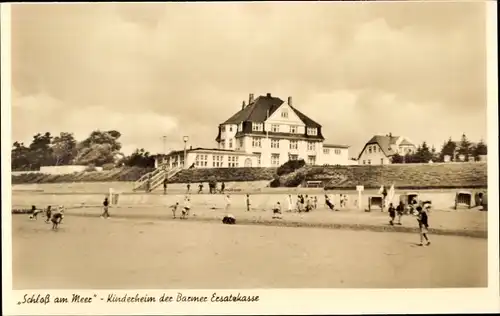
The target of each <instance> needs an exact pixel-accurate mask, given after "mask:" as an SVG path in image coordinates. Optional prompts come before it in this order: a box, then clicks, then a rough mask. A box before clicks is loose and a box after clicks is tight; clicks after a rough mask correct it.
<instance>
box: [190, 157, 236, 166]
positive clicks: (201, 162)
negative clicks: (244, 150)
mask: <svg viewBox="0 0 500 316" xmlns="http://www.w3.org/2000/svg"><path fill="white" fill-rule="evenodd" d="M223 163H224V156H221V155H212V166H213V167H222V166H223ZM227 164H228V166H229V167H238V165H239V164H238V157H237V156H228V157H227ZM195 166H197V167H207V166H208V155H203V154H199V155H196V158H195Z"/></svg>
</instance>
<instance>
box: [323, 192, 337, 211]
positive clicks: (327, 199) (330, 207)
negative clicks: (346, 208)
mask: <svg viewBox="0 0 500 316" xmlns="http://www.w3.org/2000/svg"><path fill="white" fill-rule="evenodd" d="M325 204H326V206H328V208H329V209H331V210H332V211H333V210H334V207H335V206H334V205H333V203H332V201H330V197H329V196H328V194H325Z"/></svg>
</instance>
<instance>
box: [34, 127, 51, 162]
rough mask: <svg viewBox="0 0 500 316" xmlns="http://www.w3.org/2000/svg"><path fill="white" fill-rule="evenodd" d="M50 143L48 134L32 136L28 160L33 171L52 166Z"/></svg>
mask: <svg viewBox="0 0 500 316" xmlns="http://www.w3.org/2000/svg"><path fill="white" fill-rule="evenodd" d="M51 142H52V136H51V135H50V133H49V132H46V133H45V134H43V135H42V134H40V133H37V134H36V135H34V136H33V140H32V141H31V144H30V145H29V160H30V163H31V167H32V168H33V169H39V168H40V167H41V166H51V165H53V159H52V149H51V148H50V144H51Z"/></svg>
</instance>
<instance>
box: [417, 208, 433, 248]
mask: <svg viewBox="0 0 500 316" xmlns="http://www.w3.org/2000/svg"><path fill="white" fill-rule="evenodd" d="M417 212H418V214H417V221H418V228H419V229H420V244H419V246H423V245H424V239H425V241H426V242H427V246H429V245H430V244H431V241H430V240H429V237H427V234H429V216H428V215H427V212H426V211H425V210H424V209H423V208H422V207H421V206H417Z"/></svg>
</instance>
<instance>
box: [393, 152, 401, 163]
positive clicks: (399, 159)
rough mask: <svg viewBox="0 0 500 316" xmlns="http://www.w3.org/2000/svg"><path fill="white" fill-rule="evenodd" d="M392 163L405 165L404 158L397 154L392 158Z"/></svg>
mask: <svg viewBox="0 0 500 316" xmlns="http://www.w3.org/2000/svg"><path fill="white" fill-rule="evenodd" d="M391 162H392V163H404V157H403V156H401V155H400V154H398V153H396V154H394V155H393V156H392V158H391Z"/></svg>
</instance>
